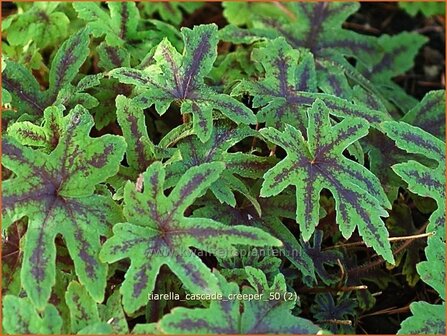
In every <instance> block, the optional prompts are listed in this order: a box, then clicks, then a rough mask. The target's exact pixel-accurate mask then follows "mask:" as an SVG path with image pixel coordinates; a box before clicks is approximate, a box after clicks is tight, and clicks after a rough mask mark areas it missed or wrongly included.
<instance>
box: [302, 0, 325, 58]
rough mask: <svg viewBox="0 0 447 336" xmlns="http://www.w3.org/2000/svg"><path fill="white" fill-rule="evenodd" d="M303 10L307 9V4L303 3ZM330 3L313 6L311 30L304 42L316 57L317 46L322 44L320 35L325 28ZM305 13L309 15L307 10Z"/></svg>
mask: <svg viewBox="0 0 447 336" xmlns="http://www.w3.org/2000/svg"><path fill="white" fill-rule="evenodd" d="M301 5H302V6H301V8H303V9H304V8H305V7H306V5H307V4H305V3H302V4H301ZM328 7H329V3H326V2H318V3H315V4H314V6H313V11H312V14H311V15H310V16H309V15H308V16H309V24H310V30H309V32H308V33H307V36H306V39H305V41H304V45H303V47H305V48H308V49H309V50H310V51H311V52H312V53H313V54H314V55H316V56H318V54H317V52H318V47H317V45H316V44H318V43H319V42H320V38H319V35H320V33H321V31H322V28H323V22H324V20H325V19H326V17H327V16H328V13H329V10H328V9H329V8H328ZM304 11H306V12H307V14H310V13H308V11H307V9H304Z"/></svg>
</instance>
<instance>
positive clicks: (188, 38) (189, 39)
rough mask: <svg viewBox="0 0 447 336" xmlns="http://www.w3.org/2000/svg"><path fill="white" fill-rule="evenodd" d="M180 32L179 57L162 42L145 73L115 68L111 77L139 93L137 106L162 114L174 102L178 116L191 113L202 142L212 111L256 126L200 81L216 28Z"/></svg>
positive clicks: (237, 105) (213, 50)
mask: <svg viewBox="0 0 447 336" xmlns="http://www.w3.org/2000/svg"><path fill="white" fill-rule="evenodd" d="M181 32H182V36H183V41H184V44H185V48H184V50H183V54H182V55H181V54H180V53H179V52H178V51H177V50H176V49H175V48H174V47H173V46H172V44H171V43H170V42H169V41H168V40H167V39H164V40H163V41H162V42H160V44H159V45H158V47H157V48H156V51H155V54H154V59H155V60H156V65H153V66H150V67H148V68H146V69H145V70H136V69H130V68H119V69H116V70H113V71H111V72H110V74H111V76H113V77H115V78H117V79H119V80H120V81H121V82H123V83H126V84H134V85H136V86H137V87H138V88H139V89H140V90H143V92H142V93H141V94H140V95H138V96H137V97H136V98H135V99H134V100H135V103H136V104H138V105H140V106H141V107H149V106H150V105H152V104H155V108H156V109H157V111H158V113H160V114H163V113H165V112H166V110H167V109H168V108H169V106H170V104H171V103H172V102H176V103H178V104H179V105H180V109H181V113H182V114H192V118H193V125H194V130H195V131H196V134H197V136H198V137H199V139H200V140H201V141H202V142H205V141H206V140H208V139H209V137H210V135H211V131H212V126H213V125H212V121H213V110H218V111H220V112H222V113H223V114H224V115H226V116H227V117H228V118H230V119H231V120H233V121H235V122H237V123H244V124H254V123H256V117H255V115H254V114H253V112H252V111H251V110H250V109H249V108H248V107H246V106H245V105H244V104H242V103H241V102H239V101H237V100H236V99H234V98H232V97H230V96H228V95H225V94H221V93H217V92H215V91H214V90H213V89H212V88H211V87H209V86H208V85H206V84H205V82H204V77H205V76H207V75H208V73H209V72H210V71H211V69H212V66H213V63H214V61H215V60H216V57H217V43H218V37H217V26H216V25H215V24H209V25H200V26H195V27H194V28H193V29H192V30H191V29H189V28H182V29H181Z"/></svg>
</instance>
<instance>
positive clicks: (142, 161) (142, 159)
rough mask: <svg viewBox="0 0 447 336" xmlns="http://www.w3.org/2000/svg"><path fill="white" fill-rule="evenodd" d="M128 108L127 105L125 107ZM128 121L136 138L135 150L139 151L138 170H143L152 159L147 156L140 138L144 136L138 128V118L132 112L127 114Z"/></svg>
mask: <svg viewBox="0 0 447 336" xmlns="http://www.w3.org/2000/svg"><path fill="white" fill-rule="evenodd" d="M125 109H126V110H127V106H126V107H125ZM126 118H127V122H128V123H129V125H130V132H131V133H132V135H133V136H134V138H135V139H136V143H135V146H136V147H135V152H136V153H137V164H138V167H137V169H138V171H140V172H142V171H143V170H144V169H146V168H147V167H148V166H149V165H150V164H151V162H152V160H149V159H147V158H146V152H145V148H144V144H143V142H141V141H140V138H141V137H142V136H143V135H142V134H140V132H139V130H138V119H137V118H136V117H135V116H134V115H131V114H127V117H126Z"/></svg>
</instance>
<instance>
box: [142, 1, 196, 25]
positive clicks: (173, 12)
mask: <svg viewBox="0 0 447 336" xmlns="http://www.w3.org/2000/svg"><path fill="white" fill-rule="evenodd" d="M138 6H139V8H140V11H141V13H144V14H145V15H148V16H154V14H155V13H157V14H158V15H160V17H161V19H162V20H163V21H167V22H170V23H173V24H175V25H179V24H180V23H181V22H182V20H183V15H184V14H183V13H184V12H186V13H187V14H191V13H193V12H194V11H195V10H197V9H198V8H200V7H202V6H203V3H202V2H175V1H169V2H158V3H157V2H154V3H147V2H140V3H139V4H138Z"/></svg>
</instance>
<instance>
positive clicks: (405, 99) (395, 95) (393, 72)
mask: <svg viewBox="0 0 447 336" xmlns="http://www.w3.org/2000/svg"><path fill="white" fill-rule="evenodd" d="M427 41H428V39H427V38H426V37H425V36H423V35H419V34H416V33H409V32H402V33H400V34H397V35H393V36H389V35H382V36H380V37H379V38H378V40H377V42H378V43H379V45H380V47H381V48H382V50H383V56H382V57H381V59H380V60H378V61H377V62H375V63H374V64H373V65H372V66H371V67H369V68H367V67H365V66H363V65H362V64H359V65H358V66H357V68H358V69H359V70H360V72H361V73H362V74H363V75H364V76H365V77H366V78H367V79H368V80H370V81H371V83H372V84H373V85H374V86H376V88H377V89H378V90H379V92H380V93H381V94H382V95H383V96H384V97H386V98H387V99H388V100H389V101H391V102H393V103H394V104H395V105H396V106H397V107H398V108H400V109H402V111H408V110H409V109H411V108H412V107H413V106H414V105H416V104H417V100H416V99H415V98H413V97H412V96H410V95H408V94H407V93H406V92H405V90H404V89H403V88H401V87H400V86H399V85H398V84H396V83H395V82H393V80H392V79H393V78H395V77H397V76H399V75H402V74H404V73H405V72H406V71H408V70H410V69H411V68H412V67H413V66H414V58H415V57H416V55H417V53H418V51H419V49H420V48H421V46H422V45H423V44H425V43H426V42H427Z"/></svg>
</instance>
